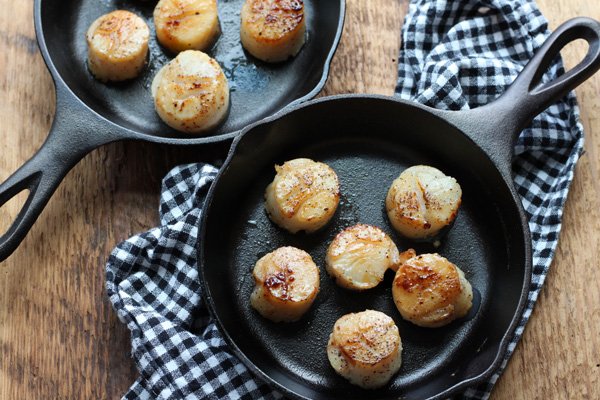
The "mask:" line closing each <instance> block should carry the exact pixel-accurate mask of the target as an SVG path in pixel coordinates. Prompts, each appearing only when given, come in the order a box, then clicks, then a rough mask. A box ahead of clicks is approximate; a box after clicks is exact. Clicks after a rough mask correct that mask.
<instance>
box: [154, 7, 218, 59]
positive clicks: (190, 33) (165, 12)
mask: <svg viewBox="0 0 600 400" xmlns="http://www.w3.org/2000/svg"><path fill="white" fill-rule="evenodd" d="M154 24H155V26H156V37H157V39H158V42H159V43H160V44H161V45H163V46H164V47H166V48H167V49H169V50H170V51H172V52H173V53H179V52H181V51H184V50H208V49H209V48H210V47H211V46H212V45H213V44H214V43H215V42H216V41H217V39H218V38H219V35H220V34H221V27H220V25H219V15H218V12H217V0H160V1H159V2H158V4H157V5H156V8H155V9H154Z"/></svg>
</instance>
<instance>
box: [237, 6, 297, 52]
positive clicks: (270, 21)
mask: <svg viewBox="0 0 600 400" xmlns="http://www.w3.org/2000/svg"><path fill="white" fill-rule="evenodd" d="M241 17H242V22H241V30H240V37H241V40H242V45H243V46H244V48H245V49H246V50H248V52H250V54H252V55H253V56H254V57H256V58H258V59H260V60H263V61H266V62H279V61H285V60H287V59H288V58H290V57H293V56H295V55H296V54H298V52H299V51H300V49H301V48H302V45H304V37H305V35H306V21H305V17H304V2H303V1H302V0H246V2H245V3H244V6H243V7H242V12H241Z"/></svg>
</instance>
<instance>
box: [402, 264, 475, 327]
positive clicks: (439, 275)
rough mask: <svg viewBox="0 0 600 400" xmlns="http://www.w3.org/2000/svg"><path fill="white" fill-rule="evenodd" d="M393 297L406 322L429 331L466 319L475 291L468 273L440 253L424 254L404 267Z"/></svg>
mask: <svg viewBox="0 0 600 400" xmlns="http://www.w3.org/2000/svg"><path fill="white" fill-rule="evenodd" d="M392 295H393V297H394V303H395V304H396V308H398V311H400V314H401V315H402V317H403V318H404V319H406V320H408V321H410V322H412V323H414V324H415V325H419V326H424V327H428V328H436V327H439V326H443V325H446V324H448V323H450V322H452V321H453V320H455V319H457V318H461V317H464V316H465V315H467V313H468V312H469V310H470V309H471V306H472V304H473V289H472V287H471V284H470V283H469V282H468V281H467V279H466V278H465V274H464V273H463V272H462V271H461V270H460V268H458V267H457V266H456V265H454V264H452V263H451V262H450V261H448V260H447V259H445V258H444V257H442V256H440V255H438V254H421V255H419V256H416V257H413V258H411V259H410V260H408V261H406V262H405V263H404V264H402V265H401V266H400V267H399V268H398V271H397V272H396V277H395V278H394V283H393V284H392Z"/></svg>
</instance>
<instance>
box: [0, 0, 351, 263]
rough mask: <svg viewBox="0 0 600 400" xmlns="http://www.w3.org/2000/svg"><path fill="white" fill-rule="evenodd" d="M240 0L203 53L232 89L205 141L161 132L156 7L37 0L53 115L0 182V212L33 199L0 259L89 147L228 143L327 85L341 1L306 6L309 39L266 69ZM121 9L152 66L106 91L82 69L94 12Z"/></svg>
mask: <svg viewBox="0 0 600 400" xmlns="http://www.w3.org/2000/svg"><path fill="white" fill-rule="evenodd" d="M243 2H244V0H219V18H220V21H221V28H222V32H223V33H222V35H221V37H220V38H219V41H218V42H217V44H216V45H215V47H214V48H213V49H212V50H211V51H209V54H211V55H212V56H213V57H214V58H216V59H217V61H219V63H220V64H221V66H222V67H223V70H224V72H225V75H226V76H227V78H228V81H229V84H230V89H231V110H230V113H229V116H228V118H227V120H226V121H225V122H224V124H223V125H221V126H220V127H218V128H217V129H216V130H215V131H214V132H212V134H211V135H210V136H205V137H196V138H191V137H190V136H189V135H185V134H182V133H179V132H177V131H175V130H173V129H171V128H169V127H168V126H167V125H165V124H164V123H163V122H162V121H161V120H160V118H159V117H158V116H157V115H156V113H155V111H154V105H153V102H152V98H151V95H150V90H149V87H150V84H151V82H152V79H153V77H154V75H155V74H156V72H157V71H158V69H159V68H160V67H161V66H162V65H164V64H166V63H167V62H168V61H169V60H170V59H171V58H172V57H173V56H172V55H169V54H168V53H167V52H166V51H164V50H163V49H162V48H161V47H160V46H159V45H158V44H157V41H156V38H155V35H154V25H153V23H152V12H153V9H154V6H155V5H156V2H149V1H142V0H35V4H34V14H35V15H34V19H35V28H36V33H37V38H38V44H39V47H40V50H41V53H42V56H43V57H44V60H45V61H46V65H47V66H48V70H49V71H50V74H51V75H52V78H53V80H54V84H55V87H56V116H55V118H54V123H53V125H52V128H51V130H50V133H49V135H48V138H47V140H46V142H45V143H44V145H43V146H42V148H41V149H40V150H39V151H38V152H37V153H36V154H35V155H34V156H33V157H32V158H31V159H30V160H29V161H28V162H27V163H26V164H25V165H23V167H21V168H20V169H19V170H18V171H17V172H15V173H14V174H13V175H12V176H11V177H9V178H8V179H7V180H6V182H4V183H3V184H2V185H0V207H1V206H2V205H3V204H5V203H6V202H7V201H8V200H9V199H11V198H12V197H14V196H15V195H16V194H18V193H19V192H21V191H22V190H25V189H29V191H30V194H29V197H28V198H27V201H26V203H25V204H24V206H23V209H22V210H21V212H20V213H19V215H18V216H17V218H16V219H15V221H14V222H13V224H12V226H11V227H10V228H9V230H8V231H7V232H6V233H5V234H4V235H3V236H2V237H0V261H2V260H4V259H6V257H8V256H9V255H10V254H11V253H12V252H13V251H14V250H15V249H16V247H17V246H18V245H19V243H20V242H21V241H22V240H23V238H24V237H25V235H26V233H27V232H28V231H29V229H30V228H31V226H32V225H33V223H34V222H35V220H36V219H37V217H38V215H39V214H40V212H41V211H42V209H43V208H44V206H45V205H46V203H47V202H48V200H49V199H50V196H51V195H52V193H54V190H55V189H56V187H57V186H58V184H59V183H60V181H61V180H62V179H63V177H64V176H65V175H66V174H67V172H68V171H69V170H70V169H71V168H72V167H73V166H74V165H75V164H76V163H77V162H78V161H79V160H80V159H81V158H83V156H84V155H86V154H87V153H89V152H90V151H92V150H93V149H95V148H97V147H99V146H101V145H103V144H106V143H110V142H113V141H117V140H123V139H134V140H145V141H149V142H156V143H165V144H177V145H191V144H201V143H211V142H217V141H223V140H229V139H231V138H233V137H235V136H236V134H237V133H238V132H239V131H240V130H241V129H242V128H243V127H245V126H247V125H249V124H251V123H253V122H256V121H259V120H260V119H262V118H264V117H267V116H269V115H273V114H274V113H276V112H277V111H279V110H281V109H282V108H283V107H285V106H286V105H288V104H298V103H300V102H302V101H305V100H308V99H310V98H312V97H314V96H315V95H316V94H317V93H318V92H319V91H320V90H321V88H322V87H323V85H324V84H325V81H326V79H327V74H328V71H329V63H330V61H331V58H332V57H333V54H334V52H335V49H336V48H337V45H338V42H339V39H340V36H341V33H342V27H343V23H344V15H345V0H331V1H329V0H327V1H317V0H305V7H306V16H307V20H306V23H307V31H308V37H307V41H306V44H305V46H304V48H303V49H302V51H301V52H300V53H299V54H298V56H297V57H295V58H294V59H293V60H291V61H288V62H285V63H281V64H277V65H269V64H266V63H262V62H260V61H259V60H256V59H254V58H253V57H252V56H250V55H249V54H247V53H245V52H244V50H243V49H242V46H241V44H240V42H239V12H240V10H241V7H242V4H243ZM115 9H127V10H130V11H133V12H135V13H136V14H138V15H140V16H142V17H144V19H145V20H146V21H147V22H148V24H149V26H150V28H151V30H152V34H151V40H150V58H149V65H148V67H147V68H146V69H145V71H144V73H143V74H142V75H141V76H140V77H139V78H137V79H135V80H132V81H130V82H127V83H122V84H110V85H105V84H102V83H100V82H98V81H96V80H95V79H94V78H93V77H92V76H91V74H90V73H89V71H88V69H87V64H86V58H87V45H86V42H85V32H86V31H87V29H88V27H89V26H90V24H91V23H92V22H93V21H94V20H95V19H96V18H97V17H99V16H100V15H102V14H105V13H107V12H110V11H112V10H115Z"/></svg>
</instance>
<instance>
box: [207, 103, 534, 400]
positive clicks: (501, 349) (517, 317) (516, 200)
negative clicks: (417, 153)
mask: <svg viewBox="0 0 600 400" xmlns="http://www.w3.org/2000/svg"><path fill="white" fill-rule="evenodd" d="M353 99H355V100H356V99H358V100H368V101H373V100H378V101H390V102H393V103H396V104H400V105H402V106H408V107H414V108H418V109H420V110H422V111H425V112H427V113H428V114H430V115H431V117H432V118H437V119H439V120H442V121H443V122H445V123H447V124H449V125H451V126H453V127H455V128H456V129H457V130H458V131H460V132H461V133H462V134H463V135H464V136H466V137H467V138H468V139H469V140H470V141H471V142H472V143H473V145H474V146H477V147H478V148H479V149H480V150H481V151H482V152H483V154H485V156H486V157H487V158H488V159H489V160H490V161H491V162H492V164H493V165H494V167H495V168H496V172H497V173H498V174H500V176H501V177H502V180H503V182H504V184H505V185H506V187H507V188H508V190H509V192H510V194H511V197H512V200H513V205H516V208H517V213H518V214H519V219H520V222H521V231H522V233H523V236H524V243H523V244H524V248H523V250H524V253H525V254H524V255H525V257H524V264H525V268H524V271H523V273H524V279H523V284H522V287H521V294H520V297H519V302H518V304H517V308H516V311H515V313H514V314H513V318H512V320H511V322H510V324H509V326H508V328H507V330H506V331H505V332H504V334H503V336H502V339H501V340H500V343H499V346H498V351H497V352H496V355H495V357H494V360H493V361H492V362H491V364H490V366H489V367H488V368H487V369H486V370H485V371H484V372H483V373H481V374H479V375H478V376H475V377H472V378H469V379H465V380H463V381H461V382H459V383H457V384H455V385H454V386H451V387H449V388H447V389H446V390H444V391H443V392H440V393H438V394H436V395H434V396H431V397H429V398H428V399H429V400H442V399H446V398H448V397H449V396H452V395H455V394H457V393H458V392H460V391H462V390H464V389H467V388H469V387H471V386H474V385H477V384H479V383H483V382H484V381H486V380H488V379H489V378H490V377H491V376H492V375H493V374H494V373H495V372H496V371H497V370H498V369H500V368H501V366H502V363H503V361H504V354H505V352H506V350H507V348H508V345H509V343H510V341H511V339H512V338H513V336H514V334H515V332H516V329H517V327H518V325H519V322H520V321H521V318H522V315H523V311H524V309H525V305H526V303H527V300H528V295H529V287H530V285H531V272H532V270H533V252H532V242H531V231H530V229H529V221H528V219H527V217H526V215H525V210H524V208H523V203H522V200H521V198H520V197H519V195H518V194H517V192H516V189H515V187H514V183H513V182H512V181H510V182H509V181H507V177H506V176H505V174H503V172H502V169H501V168H500V167H499V165H498V164H497V163H496V162H495V161H494V160H493V159H492V158H491V157H490V155H489V154H488V153H487V152H486V151H485V150H484V149H483V148H482V147H481V146H480V145H479V144H478V143H477V142H476V141H475V140H474V139H473V137H472V136H471V135H469V134H468V133H467V132H466V131H464V130H463V129H461V128H459V127H458V126H457V125H456V122H457V121H456V120H455V119H453V118H452V117H450V116H454V117H456V116H457V114H458V113H459V112H456V111H445V110H438V109H435V108H431V107H428V106H425V105H422V104H420V103H416V102H412V101H408V100H404V99H401V98H398V97H395V96H385V95H379V94H355V93H352V94H350V93H349V94H339V95H333V96H326V97H321V98H318V99H313V100H310V101H307V102H304V103H301V104H296V105H293V106H288V107H285V108H284V109H282V110H280V111H279V112H277V113H275V114H273V115H271V116H269V117H267V118H264V119H262V120H260V121H257V122H255V123H253V124H251V125H248V126H247V127H245V128H244V129H242V131H241V132H240V134H239V135H238V136H237V137H236V138H235V139H234V140H233V143H232V144H231V147H230V148H229V152H228V154H227V158H226V159H225V162H224V163H223V165H222V166H221V168H220V169H219V172H218V173H217V175H216V177H215V179H214V181H213V182H212V183H211V185H210V188H209V190H208V193H207V196H206V199H205V202H204V207H203V212H202V217H201V220H200V230H199V238H200V240H199V241H198V270H199V271H198V272H199V279H200V284H201V287H202V297H203V298H204V300H205V302H206V305H207V308H208V310H209V311H210V314H211V316H212V317H213V318H214V319H215V321H216V324H217V327H218V328H219V330H220V332H221V334H222V335H223V337H224V339H225V341H226V342H227V344H228V345H229V347H230V348H231V350H232V351H233V353H234V355H235V356H236V357H237V358H239V359H240V360H241V361H242V362H243V363H244V365H245V366H246V367H247V368H248V369H250V370H251V371H252V372H253V373H254V374H255V375H258V376H259V377H260V378H261V379H263V380H264V381H265V382H268V384H269V385H270V386H271V387H273V388H275V389H276V390H278V391H280V392H281V393H283V394H284V395H286V396H290V397H292V398H298V399H304V398H305V397H303V396H301V395H299V394H297V393H295V392H293V391H291V390H290V389H288V388H286V387H284V386H283V385H281V384H280V383H279V382H277V381H275V380H274V379H272V378H271V377H270V376H269V375H267V374H266V373H264V372H263V371H262V370H261V369H259V368H258V367H257V366H256V365H255V364H254V363H253V362H252V361H251V360H250V359H249V358H248V357H246V355H245V354H244V353H243V352H242V351H241V350H240V349H239V348H238V346H237V345H236V344H235V342H234V340H233V339H232V338H231V336H230V335H229V333H228V331H227V330H226V329H225V328H224V326H223V324H222V322H221V319H220V318H219V316H218V315H217V312H216V308H215V304H214V301H213V298H212V295H211V293H210V288H209V285H208V284H207V282H206V279H205V275H204V269H205V268H206V262H205V255H204V253H205V246H204V242H205V239H204V238H205V237H206V225H207V224H206V221H207V219H208V216H209V214H210V212H209V209H210V206H211V204H212V200H213V197H214V193H215V191H216V188H217V186H218V183H219V181H220V179H221V178H222V176H223V175H224V174H225V173H226V172H227V170H228V169H229V167H230V165H231V162H232V159H233V158H234V157H235V156H236V152H237V149H238V145H239V143H240V142H241V140H242V139H243V137H244V136H245V135H246V134H248V133H249V132H250V131H252V130H253V129H254V128H256V127H258V126H261V125H267V124H270V123H272V122H274V121H276V120H279V119H281V118H284V117H286V116H287V115H288V114H291V113H294V112H296V111H298V110H301V109H304V108H308V107H312V106H313V105H316V104H321V103H328V102H335V101H345V100H353ZM489 104H493V102H492V103H489Z"/></svg>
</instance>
